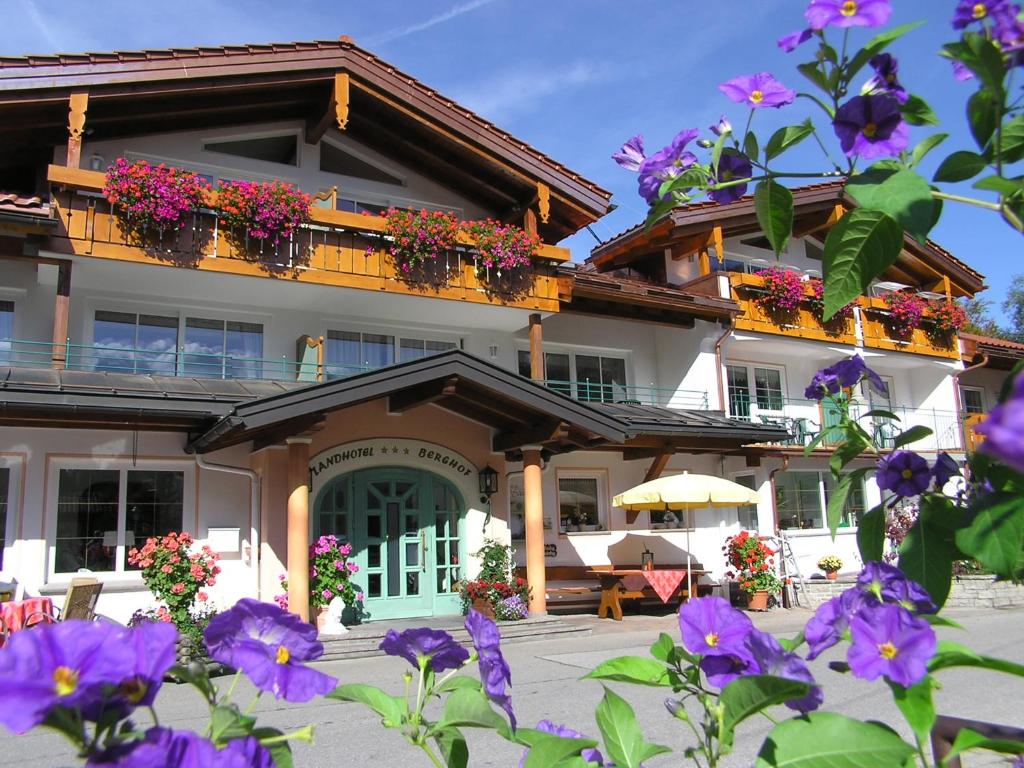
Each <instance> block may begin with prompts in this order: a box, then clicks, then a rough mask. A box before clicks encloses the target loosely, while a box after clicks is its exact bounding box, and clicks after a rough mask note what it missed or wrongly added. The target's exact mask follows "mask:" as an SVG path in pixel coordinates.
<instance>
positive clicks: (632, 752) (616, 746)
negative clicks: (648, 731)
mask: <svg viewBox="0 0 1024 768" xmlns="http://www.w3.org/2000/svg"><path fill="white" fill-rule="evenodd" d="M594 716H595V718H596V719H597V727H598V728H599V729H600V730H601V736H602V737H604V745H605V747H606V748H607V749H608V757H610V758H611V760H612V762H613V763H615V765H616V766H617V767H618V768H639V766H640V764H641V763H643V761H644V760H649V759H650V758H652V757H654V756H655V755H660V754H662V753H663V752H669V751H671V750H669V748H668V747H662V746H659V745H657V744H649V743H647V742H646V741H645V740H644V735H643V733H641V731H640V724H639V723H637V721H636V713H635V712H634V711H633V708H632V707H631V706H629V703H628V702H627V701H626V700H625V699H623V698H622V697H621V696H619V695H617V694H616V693H615V692H614V691H611V690H609V689H608V688H605V689H604V698H603V699H601V703H600V704H598V705H597V710H596V711H595V713H594Z"/></svg>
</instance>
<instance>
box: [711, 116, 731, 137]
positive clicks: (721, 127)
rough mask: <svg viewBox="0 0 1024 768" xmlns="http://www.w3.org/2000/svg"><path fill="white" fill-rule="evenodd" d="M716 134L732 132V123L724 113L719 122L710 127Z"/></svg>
mask: <svg viewBox="0 0 1024 768" xmlns="http://www.w3.org/2000/svg"><path fill="white" fill-rule="evenodd" d="M709 130H710V131H711V132H712V133H713V134H715V136H721V135H722V134H725V133H732V123H730V122H729V118H727V117H726V116H725V115H722V116H721V117H720V118H718V122H717V123H715V124H714V125H712V126H711V127H710V129H709Z"/></svg>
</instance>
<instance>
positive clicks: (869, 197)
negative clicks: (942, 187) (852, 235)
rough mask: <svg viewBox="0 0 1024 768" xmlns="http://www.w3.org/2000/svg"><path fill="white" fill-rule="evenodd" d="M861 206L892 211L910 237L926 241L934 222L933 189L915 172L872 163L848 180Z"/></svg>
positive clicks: (848, 184)
mask: <svg viewBox="0 0 1024 768" xmlns="http://www.w3.org/2000/svg"><path fill="white" fill-rule="evenodd" d="M846 192H847V193H848V194H849V195H850V196H851V197H852V198H853V199H854V200H856V201H857V204H858V205H859V206H860V207H861V208H865V209H869V210H873V211H881V212H882V213H887V214H889V215H890V216H891V217H892V218H894V219H895V220H896V222H897V223H898V224H899V225H900V226H901V227H903V229H904V230H906V231H907V232H908V233H909V234H910V236H911V237H913V238H915V239H916V240H917V241H918V242H921V243H923V242H924V241H925V240H927V239H928V232H929V230H930V229H931V228H932V226H933V225H934V223H935V200H934V198H933V197H932V189H931V187H930V186H928V182H927V181H925V180H924V179H923V178H922V177H921V176H920V175H919V174H917V173H915V172H914V171H892V170H889V169H887V168H878V167H877V166H872V167H870V168H868V169H867V170H866V171H865V172H864V173H859V174H857V175H856V176H854V177H853V178H851V179H850V180H849V181H848V182H847V183H846Z"/></svg>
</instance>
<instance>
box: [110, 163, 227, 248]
mask: <svg viewBox="0 0 1024 768" xmlns="http://www.w3.org/2000/svg"><path fill="white" fill-rule="evenodd" d="M207 189H208V186H207V184H206V182H205V181H204V180H203V179H202V177H200V176H199V175H198V174H195V173H191V172H189V171H182V170H180V169H178V168H171V167H169V166H166V165H163V164H161V165H151V164H150V163H147V162H146V161H145V160H138V161H136V162H134V163H131V162H128V161H127V160H125V159H124V158H123V157H119V158H117V160H116V161H115V162H114V164H113V165H111V166H110V168H109V169H108V170H107V174H106V182H105V183H104V185H103V194H104V196H105V197H106V198H107V202H109V203H110V205H111V206H112V208H113V210H114V213H115V215H116V216H117V217H118V219H120V221H121V223H122V224H123V225H124V227H125V229H127V230H128V231H130V232H135V233H137V234H142V233H145V232H147V231H154V232H158V233H163V232H164V231H165V230H178V229H181V228H182V227H184V226H185V225H186V224H187V223H188V217H189V215H191V214H192V212H193V211H195V210H196V209H197V208H199V207H201V206H202V205H203V201H204V196H205V192H206V190H207Z"/></svg>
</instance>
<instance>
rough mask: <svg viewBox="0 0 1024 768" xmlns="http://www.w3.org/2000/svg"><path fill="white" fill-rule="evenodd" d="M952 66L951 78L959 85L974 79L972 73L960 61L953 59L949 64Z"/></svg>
mask: <svg viewBox="0 0 1024 768" xmlns="http://www.w3.org/2000/svg"><path fill="white" fill-rule="evenodd" d="M950 64H952V65H953V78H954V79H955V80H958V81H960V82H961V83H963V82H966V81H967V80H973V79H974V73H973V72H971V70H970V69H969V68H968V67H967V65H966V64H964V63H963V62H962V61H957V60H956V59H954V60H953V61H951V62H950Z"/></svg>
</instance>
